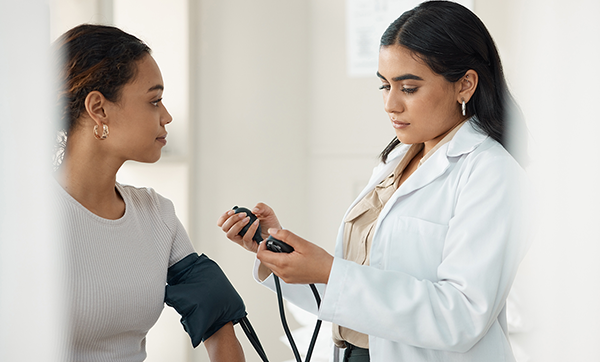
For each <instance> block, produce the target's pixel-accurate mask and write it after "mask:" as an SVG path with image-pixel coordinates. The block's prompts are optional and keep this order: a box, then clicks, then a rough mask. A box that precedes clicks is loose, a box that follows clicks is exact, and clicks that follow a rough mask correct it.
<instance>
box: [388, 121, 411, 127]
mask: <svg viewBox="0 0 600 362" xmlns="http://www.w3.org/2000/svg"><path fill="white" fill-rule="evenodd" d="M391 121H392V127H394V128H396V129H401V128H405V127H408V126H409V125H410V123H407V122H400V121H398V120H395V119H391Z"/></svg>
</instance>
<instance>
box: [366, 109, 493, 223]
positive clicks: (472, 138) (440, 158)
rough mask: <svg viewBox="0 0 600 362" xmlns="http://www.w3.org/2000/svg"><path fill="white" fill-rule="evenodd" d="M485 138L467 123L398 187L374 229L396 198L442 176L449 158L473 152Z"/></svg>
mask: <svg viewBox="0 0 600 362" xmlns="http://www.w3.org/2000/svg"><path fill="white" fill-rule="evenodd" d="M487 137H488V136H487V135H486V134H483V133H481V132H480V131H478V130H476V129H475V128H474V126H473V122H472V120H471V121H467V122H466V123H465V124H464V125H463V126H462V127H461V129H460V130H458V132H457V133H456V135H455V136H454V138H452V140H451V141H450V142H448V143H447V144H445V145H443V146H442V147H440V149H438V150H437V151H436V152H435V153H434V154H433V155H432V156H431V157H430V158H429V159H428V160H427V161H425V162H424V163H423V165H421V166H420V167H419V168H418V169H417V170H416V171H415V172H414V173H413V174H412V175H411V176H410V177H409V178H408V179H406V181H405V182H404V183H403V184H402V185H400V187H399V188H398V190H396V192H395V193H394V195H393V196H392V197H391V198H390V200H389V201H388V202H387V203H386V205H385V207H384V208H383V210H381V214H380V216H379V221H378V222H377V226H376V227H379V223H380V222H381V220H383V218H384V217H385V216H386V215H387V213H388V212H389V211H390V209H391V208H392V206H393V205H394V203H395V202H396V200H398V198H400V197H402V196H405V195H408V194H410V193H412V192H414V191H416V190H419V189H421V188H423V187H425V186H427V185H429V184H430V183H432V182H433V181H435V180H436V179H437V178H439V177H441V176H442V175H444V173H445V172H446V170H448V168H449V167H450V158H453V157H460V156H462V155H464V154H467V153H470V152H473V150H474V149H476V148H477V147H478V146H479V145H480V144H481V143H482V142H483V141H484V140H485V139H486V138H487ZM397 164H398V163H396V165H397Z"/></svg>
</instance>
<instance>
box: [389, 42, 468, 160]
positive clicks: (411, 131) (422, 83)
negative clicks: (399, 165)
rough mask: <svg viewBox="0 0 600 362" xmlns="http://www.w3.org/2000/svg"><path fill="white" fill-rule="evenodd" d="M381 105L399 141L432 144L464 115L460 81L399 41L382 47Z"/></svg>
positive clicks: (426, 148)
mask: <svg viewBox="0 0 600 362" xmlns="http://www.w3.org/2000/svg"><path fill="white" fill-rule="evenodd" d="M377 75H378V76H379V78H380V79H381V83H382V85H381V88H380V89H381V90H382V93H383V103H384V109H385V111H386V112H387V114H388V115H389V117H390V120H391V122H392V127H393V128H394V130H395V131H396V137H397V138H398V140H399V141H400V142H402V143H406V144H414V143H425V151H426V152H427V151H429V150H430V149H431V148H432V147H433V146H435V145H436V144H437V143H438V142H439V141H440V140H441V139H442V138H443V137H444V136H445V135H446V134H447V133H448V132H449V131H450V130H451V129H452V128H454V126H456V125H457V124H458V123H460V122H461V121H462V120H463V119H464V117H462V115H461V110H460V103H459V101H460V98H459V88H460V87H459V82H457V83H451V82H448V81H447V80H446V78H444V77H443V76H442V75H439V74H436V73H434V72H433V71H432V70H431V69H430V68H429V66H428V65H427V64H425V63H424V62H423V61H422V60H421V59H419V57H418V56H417V55H416V54H414V52H412V51H411V50H409V49H407V48H405V47H403V46H401V45H391V46H386V47H382V48H381V50H380V51H379V71H378V72H377Z"/></svg>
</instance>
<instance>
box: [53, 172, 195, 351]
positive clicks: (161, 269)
mask: <svg viewBox="0 0 600 362" xmlns="http://www.w3.org/2000/svg"><path fill="white" fill-rule="evenodd" d="M56 185H57V193H58V195H59V197H58V204H59V210H60V212H61V215H62V216H64V218H63V224H62V225H63V226H64V231H63V232H64V236H65V238H66V247H67V256H68V262H69V272H68V275H69V280H68V285H69V288H70V297H71V306H70V318H71V320H70V326H71V351H70V352H71V358H70V360H71V361H77V362H103V361H106V362H109V361H110V362H130V361H143V360H144V359H145V358H146V348H145V344H146V333H147V332H148V330H149V329H150V328H151V327H152V326H153V325H154V323H156V321H157V319H158V317H159V315H160V313H161V311H162V309H163V305H164V293H165V284H166V280H167V269H168V267H170V266H171V265H173V264H175V263H176V262H178V261H179V260H181V259H182V258H184V257H185V256H187V255H189V254H190V253H192V252H194V249H193V247H192V245H191V242H190V240H189V238H188V236H187V233H186V232H185V229H184V228H183V225H181V222H180V221H179V219H178V218H177V216H176V215H175V210H174V208H173V204H172V203H171V201H169V200H167V199H165V198H164V197H162V196H160V195H159V194H157V193H156V192H155V191H154V190H152V189H149V188H135V187H132V186H125V185H120V184H117V185H116V188H117V190H118V191H119V193H120V194H121V196H122V197H123V200H125V214H124V215H123V217H121V218H120V219H118V220H108V219H103V218H101V217H99V216H97V215H95V214H93V213H91V212H90V211H89V210H87V209H86V208H85V207H83V206H82V205H81V204H80V203H79V202H77V201H76V200H75V199H73V198H72V197H71V196H70V195H69V194H68V193H67V192H66V191H65V190H63V189H62V188H61V187H60V186H59V185H58V184H56Z"/></svg>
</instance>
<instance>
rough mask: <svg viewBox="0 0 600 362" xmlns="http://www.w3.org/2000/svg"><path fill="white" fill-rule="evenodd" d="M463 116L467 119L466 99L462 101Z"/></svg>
mask: <svg viewBox="0 0 600 362" xmlns="http://www.w3.org/2000/svg"><path fill="white" fill-rule="evenodd" d="M462 115H463V117H465V116H466V115H467V104H466V103H465V100H464V99H463V101H462Z"/></svg>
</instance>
